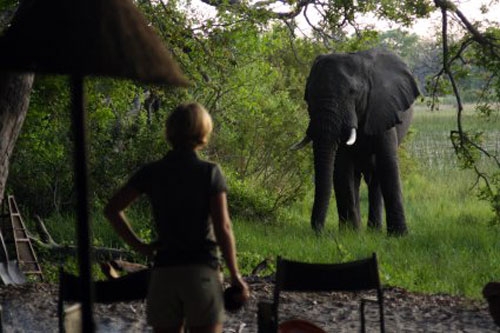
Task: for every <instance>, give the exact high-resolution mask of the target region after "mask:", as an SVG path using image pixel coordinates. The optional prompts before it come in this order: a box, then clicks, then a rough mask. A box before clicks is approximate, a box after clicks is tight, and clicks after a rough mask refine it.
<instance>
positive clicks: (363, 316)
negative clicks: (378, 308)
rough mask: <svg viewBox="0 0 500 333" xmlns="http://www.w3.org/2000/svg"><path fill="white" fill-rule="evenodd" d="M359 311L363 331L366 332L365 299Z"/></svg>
mask: <svg viewBox="0 0 500 333" xmlns="http://www.w3.org/2000/svg"><path fill="white" fill-rule="evenodd" d="M359 312H360V317H361V332H362V333H365V332H366V327H365V302H364V300H361V304H360V306H359Z"/></svg>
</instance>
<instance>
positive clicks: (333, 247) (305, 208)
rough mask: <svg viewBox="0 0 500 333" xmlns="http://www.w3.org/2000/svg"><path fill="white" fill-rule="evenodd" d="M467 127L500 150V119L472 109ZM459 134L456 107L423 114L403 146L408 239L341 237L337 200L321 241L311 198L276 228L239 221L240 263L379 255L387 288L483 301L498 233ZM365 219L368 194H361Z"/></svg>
mask: <svg viewBox="0 0 500 333" xmlns="http://www.w3.org/2000/svg"><path fill="white" fill-rule="evenodd" d="M464 122H466V124H467V126H468V128H470V129H480V128H481V127H483V128H484V129H485V131H488V133H490V135H489V140H491V142H490V144H498V140H499V138H500V136H499V135H498V132H497V131H496V129H497V128H500V127H499V125H500V121H498V120H495V121H494V122H491V121H490V122H484V121H483V120H481V119H476V118H475V117H474V116H473V114H472V111H470V110H467V112H466V117H465V119H464ZM454 128H456V125H455V112H454V111H453V110H452V109H451V108H447V109H442V110H441V111H439V112H429V111H424V110H423V108H421V109H419V110H417V112H416V114H415V121H414V123H413V127H412V133H413V134H412V135H410V138H409V140H408V141H407V142H406V143H405V147H406V150H407V151H408V154H409V155H410V157H411V158H410V161H412V162H411V163H414V164H415V165H413V167H411V168H405V169H409V170H410V171H407V172H405V174H404V175H403V192H404V196H405V206H406V214H407V220H408V221H407V222H408V226H409V230H410V233H409V235H408V236H407V237H403V238H393V237H387V236H386V234H385V232H384V233H372V232H369V231H368V230H366V229H364V230H362V231H361V232H360V233H349V232H348V233H340V232H338V229H337V225H338V220H337V216H336V212H335V207H334V206H335V201H334V199H332V201H331V203H332V205H331V209H330V212H329V215H328V218H327V222H326V223H327V224H326V232H325V233H324V234H323V235H321V236H320V237H317V236H316V235H315V234H314V233H313V232H312V230H311V228H310V225H309V214H310V208H311V206H312V194H310V195H309V196H308V198H307V199H306V200H304V201H303V202H301V203H299V204H297V205H296V206H294V207H293V208H292V209H290V210H288V211H287V212H285V213H283V214H282V219H281V220H280V221H277V223H276V224H266V225H263V224H261V223H259V222H258V221H241V220H236V221H235V222H234V224H235V232H236V237H237V241H238V249H239V253H240V261H241V262H242V265H243V266H244V267H245V269H246V270H247V271H248V270H250V269H251V268H252V266H254V265H255V264H256V263H257V262H258V261H259V260H263V259H265V258H271V259H273V258H274V257H275V256H276V255H282V256H284V257H288V258H294V259H298V260H306V261H315V262H332V261H342V260H350V259H355V258H361V257H365V256H369V255H370V254H371V252H377V255H378V257H379V261H380V271H381V277H382V280H383V283H384V284H386V285H393V286H399V287H403V288H406V289H408V290H412V291H420V292H426V293H449V294H454V295H462V296H466V297H471V298H479V297H481V289H482V287H483V286H484V284H485V283H486V282H488V281H491V280H500V230H499V229H498V227H493V226H491V225H489V224H488V221H489V220H490V218H491V217H492V212H491V209H490V207H489V206H488V203H486V202H482V201H479V200H478V199H477V197H476V195H475V190H474V189H473V184H474V182H475V178H474V175H473V174H472V173H471V172H469V171H466V170H460V169H459V168H458V165H457V162H456V158H455V156H454V152H453V148H452V145H451V142H450V140H449V132H450V130H452V129H454ZM362 200H363V209H364V210H363V212H362V214H364V221H366V189H365V188H363V189H362Z"/></svg>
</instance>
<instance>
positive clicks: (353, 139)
mask: <svg viewBox="0 0 500 333" xmlns="http://www.w3.org/2000/svg"><path fill="white" fill-rule="evenodd" d="M355 142H356V129H355V128H354V127H353V128H352V129H351V136H350V137H349V140H347V142H346V143H345V144H346V145H348V146H352V145H353V144H354V143H355Z"/></svg>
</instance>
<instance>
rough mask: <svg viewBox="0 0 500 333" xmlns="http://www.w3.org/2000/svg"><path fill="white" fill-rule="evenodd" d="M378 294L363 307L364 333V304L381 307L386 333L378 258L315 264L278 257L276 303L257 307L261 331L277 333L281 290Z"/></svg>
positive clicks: (261, 332)
mask: <svg viewBox="0 0 500 333" xmlns="http://www.w3.org/2000/svg"><path fill="white" fill-rule="evenodd" d="M367 290H374V291H376V297H371V298H368V297H364V298H362V299H361V304H360V317H361V331H362V332H365V330H366V327H365V305H366V303H367V302H374V303H376V304H378V308H379V315H380V320H379V321H380V331H381V332H385V322H384V300H383V293H382V287H381V285H380V278H379V273H378V265H377V256H376V254H375V253H373V254H372V256H371V257H369V258H366V259H362V260H357V261H350V262H346V263H336V264H314V263H305V262H297V261H291V260H287V259H283V258H281V257H279V256H278V259H277V268H276V282H275V287H274V299H273V302H272V303H270V302H260V303H259V304H258V310H257V311H258V316H257V317H258V319H257V320H258V332H259V333H270V332H273V333H275V332H277V331H278V325H279V317H278V308H279V301H280V293H281V292H282V291H295V292H321V291H347V292H358V291H367Z"/></svg>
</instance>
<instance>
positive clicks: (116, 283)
mask: <svg viewBox="0 0 500 333" xmlns="http://www.w3.org/2000/svg"><path fill="white" fill-rule="evenodd" d="M149 276H150V269H143V270H140V271H137V272H133V273H129V274H126V275H124V276H121V277H119V278H116V279H111V280H105V281H96V282H94V296H95V297H94V302H96V303H103V304H110V303H117V302H128V301H134V300H141V299H145V298H146V296H147V293H148V283H149ZM81 298H82V296H81V288H80V278H79V277H78V276H76V275H73V274H70V273H68V272H66V271H64V269H63V268H62V267H61V268H60V271H59V300H58V302H57V315H58V319H59V331H60V332H66V331H70V332H71V331H72V329H71V328H70V329H68V327H74V326H78V325H74V323H73V324H72V323H69V322H68V321H67V320H65V316H66V315H71V314H75V316H74V319H73V320H75V321H78V320H79V307H78V306H77V307H74V306H71V307H68V308H66V309H65V307H64V302H65V301H66V302H79V301H80V300H81Z"/></svg>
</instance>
